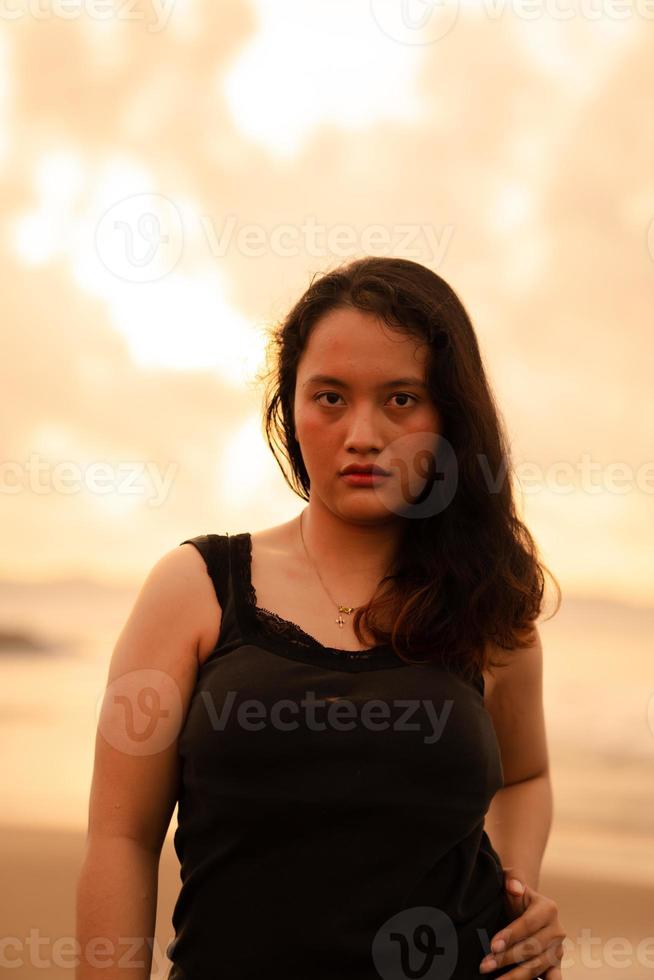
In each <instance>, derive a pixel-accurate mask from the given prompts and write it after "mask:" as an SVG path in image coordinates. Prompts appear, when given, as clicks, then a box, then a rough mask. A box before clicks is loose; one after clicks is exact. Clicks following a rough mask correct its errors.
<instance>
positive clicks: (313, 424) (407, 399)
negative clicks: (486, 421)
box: [294, 308, 441, 520]
mask: <svg viewBox="0 0 654 980" xmlns="http://www.w3.org/2000/svg"><path fill="white" fill-rule="evenodd" d="M428 354H429V348H428V346H427V344H425V343H423V342H421V341H420V340H419V339H417V338H415V337H413V336H411V335H409V334H406V333H403V332H400V331H397V330H392V329H391V328H390V327H388V326H387V325H386V324H385V323H384V322H383V321H381V320H380V319H379V318H377V317H376V316H374V315H373V314H370V313H365V312H362V311H360V310H356V309H349V308H339V309H337V310H331V311H330V312H329V313H327V314H325V315H324V316H323V317H322V318H321V319H320V320H319V321H318V322H317V323H316V324H315V325H314V327H313V329H312V331H311V333H310V335H309V340H308V343H307V346H306V348H305V350H304V352H303V354H302V356H301V358H300V361H299V364H298V370H297V378H296V385H295V399H294V416H295V434H296V438H297V440H298V442H299V444H300V449H301V451H302V457H303V459H304V465H305V467H306V469H307V473H308V474H309V479H310V480H311V495H312V496H313V495H314V494H317V495H318V496H319V497H320V499H321V500H322V502H323V503H324V504H325V505H326V506H327V507H328V508H329V509H330V510H332V511H333V512H334V513H337V514H340V515H341V516H342V517H344V518H347V517H350V518H353V519H357V518H358V519H364V520H365V519H366V518H367V519H374V518H379V519H383V518H388V516H389V514H390V515H397V514H400V513H405V512H406V507H407V504H408V503H409V501H410V500H411V499H414V498H415V497H417V496H418V495H419V493H420V492H421V490H422V489H423V488H424V486H425V483H426V479H427V475H428V472H431V470H429V460H433V458H434V455H435V448H436V443H437V440H438V435H439V434H440V432H441V415H440V413H439V411H438V408H437V406H436V405H435V403H434V401H433V400H432V398H431V396H430V394H429V392H428V390H427V385H426V365H427V359H428ZM318 375H322V376H324V377H322V378H320V377H317V376H318ZM326 377H329V378H331V379H333V380H325V378H326ZM337 382H338V383H337ZM350 463H358V464H362V465H365V464H369V463H374V464H375V465H377V466H380V467H382V468H383V469H384V470H386V471H387V472H388V474H389V475H388V476H386V477H384V478H382V479H381V480H380V481H379V482H376V483H374V484H372V486H354V485H352V484H350V483H348V481H347V480H345V479H344V478H343V476H342V475H341V471H342V470H343V468H344V467H345V466H347V465H348V464H350Z"/></svg>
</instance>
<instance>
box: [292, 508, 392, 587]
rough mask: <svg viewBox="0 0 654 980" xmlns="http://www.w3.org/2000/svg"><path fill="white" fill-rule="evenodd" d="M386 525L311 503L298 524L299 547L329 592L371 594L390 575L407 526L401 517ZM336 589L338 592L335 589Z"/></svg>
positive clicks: (298, 518) (296, 526) (385, 523)
mask: <svg viewBox="0 0 654 980" xmlns="http://www.w3.org/2000/svg"><path fill="white" fill-rule="evenodd" d="M391 518H392V519H389V520H387V521H385V522H382V521H379V520H375V521H374V522H373V521H370V520H365V519H356V518H352V519H346V518H342V517H340V516H338V515H335V514H333V513H332V512H331V511H329V510H327V509H326V508H323V507H317V506H315V505H312V504H311V503H309V505H308V506H307V507H305V508H304V510H303V511H302V525H301V535H300V516H298V517H297V518H296V519H295V521H294V522H293V523H294V524H295V527H294V532H295V535H296V541H297V546H298V548H299V550H300V551H301V552H302V553H303V555H304V557H305V559H306V554H305V553H304V548H303V546H302V537H303V538H304V545H305V546H306V550H307V552H308V554H309V558H310V560H311V561H312V562H313V564H314V565H315V566H317V567H318V569H319V570H320V574H321V575H322V577H323V578H324V579H325V581H326V583H327V585H328V586H329V587H330V591H332V592H334V594H336V591H338V593H339V594H341V595H343V594H345V595H347V593H348V590H349V591H351V592H352V593H353V594H355V593H356V594H357V595H358V594H359V593H362V594H363V593H365V592H366V589H367V590H368V592H372V591H373V590H374V588H375V586H376V585H377V583H378V582H379V581H380V579H382V578H383V577H384V575H386V574H388V572H389V571H390V569H391V565H392V563H393V559H394V557H395V555H396V553H397V550H398V548H399V547H400V544H401V538H402V534H403V532H404V526H403V522H402V519H401V518H398V517H397V516H395V515H391ZM334 586H337V589H336V588H334Z"/></svg>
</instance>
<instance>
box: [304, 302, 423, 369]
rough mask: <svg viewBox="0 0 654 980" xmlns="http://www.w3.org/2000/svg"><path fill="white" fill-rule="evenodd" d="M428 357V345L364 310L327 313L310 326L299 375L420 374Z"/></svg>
mask: <svg viewBox="0 0 654 980" xmlns="http://www.w3.org/2000/svg"><path fill="white" fill-rule="evenodd" d="M428 356H429V347H428V345H427V343H426V342H425V341H423V340H421V339H420V338H418V337H415V336H413V335H412V334H408V333H405V332H404V331H401V330H397V329H393V328H392V327H389V326H388V324H386V323H384V321H383V320H381V319H380V318H379V317H377V316H375V315H374V314H372V313H366V312H364V311H363V310H353V309H337V310H330V312H329V313H326V314H325V315H324V316H323V317H321V318H320V319H319V320H318V321H317V322H316V323H315V324H314V326H313V328H312V330H311V333H310V334H309V339H308V341H307V345H306V347H305V349H304V351H303V353H302V357H301V358H300V362H299V364H298V376H300V375H302V376H305V375H307V374H310V373H311V374H312V373H314V372H315V371H321V372H324V373H330V374H336V373H338V371H342V372H346V371H347V370H348V369H349V370H350V371H352V370H353V369H356V372H357V375H364V374H365V375H370V376H374V375H377V374H381V373H384V374H386V373H387V372H391V371H392V372H393V373H394V376H395V374H397V373H398V369H403V368H406V370H407V371H409V370H411V369H412V370H413V372H414V373H417V374H422V373H423V365H425V364H426V362H427V358H428Z"/></svg>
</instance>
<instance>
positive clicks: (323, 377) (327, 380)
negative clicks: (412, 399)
mask: <svg viewBox="0 0 654 980" xmlns="http://www.w3.org/2000/svg"><path fill="white" fill-rule="evenodd" d="M312 382H316V383H318V384H326V385H336V387H338V388H345V389H346V390H347V389H349V387H350V385H349V384H348V383H347V382H346V381H341V379H340V378H334V377H332V376H331V375H330V374H312V375H311V377H310V378H308V379H307V380H306V381H305V382H304V385H308V384H311V383H312ZM396 385H413V386H414V387H415V388H426V387H427V385H426V384H425V382H424V381H423V380H422V378H411V377H408V378H394V379H393V380H392V381H383V382H382V383H381V384H380V385H378V386H377V387H378V388H394V387H395V386H396ZM303 387H304V386H303Z"/></svg>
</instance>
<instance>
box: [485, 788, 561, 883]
mask: <svg viewBox="0 0 654 980" xmlns="http://www.w3.org/2000/svg"><path fill="white" fill-rule="evenodd" d="M552 814H553V798H552V784H551V781H550V776H549V772H547V773H544V774H542V775H540V776H535V777H534V778H533V779H526V780H524V781H523V782H519V783H512V784H510V785H508V786H504V787H502V789H500V790H498V792H497V793H496V794H495V796H494V797H493V799H492V801H491V805H490V807H489V809H488V813H487V814H486V818H485V821H484V829H485V831H486V833H487V834H488V837H489V838H490V842H491V844H492V845H493V847H494V848H495V850H496V851H497V853H498V854H499V856H500V858H501V861H502V866H503V867H505V868H510V867H516V868H522V869H524V872H525V874H526V876H527V884H528V885H530V886H531V887H532V888H535V889H536V890H538V881H539V877H540V866H541V862H542V860H543V854H544V853H545V847H546V845H547V840H548V837H549V833H550V828H551V825H552Z"/></svg>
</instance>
